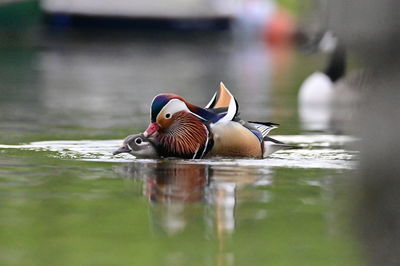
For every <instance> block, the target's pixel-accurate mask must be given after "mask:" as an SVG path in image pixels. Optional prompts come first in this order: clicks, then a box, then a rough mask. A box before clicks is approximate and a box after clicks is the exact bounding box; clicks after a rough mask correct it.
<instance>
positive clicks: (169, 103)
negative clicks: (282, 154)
mask: <svg viewBox="0 0 400 266" xmlns="http://www.w3.org/2000/svg"><path fill="white" fill-rule="evenodd" d="M238 108H239V106H238V103H237V101H236V99H235V98H234V97H233V95H232V94H231V93H230V91H229V90H228V89H227V88H226V87H225V86H224V84H223V83H222V82H221V83H220V88H219V92H216V93H215V94H214V96H213V98H212V99H211V101H210V102H209V103H208V104H207V105H206V107H205V108H202V107H199V106H195V105H193V104H191V103H189V102H188V101H186V100H185V99H184V98H183V97H181V96H179V95H176V94H159V95H157V96H156V97H155V98H154V99H153V101H152V103H151V109H150V113H151V114H150V117H151V123H150V124H149V126H148V127H147V129H146V130H145V132H144V133H143V136H144V137H145V138H148V139H149V140H151V143H152V144H153V145H154V146H155V147H156V149H157V151H158V155H159V156H161V157H179V158H186V159H200V158H204V157H212V156H220V157H252V158H264V157H266V156H268V155H270V154H271V153H273V152H275V151H277V150H280V149H285V148H286V149H287V148H293V146H290V145H285V144H284V143H282V142H280V141H277V140H275V139H272V138H270V137H268V136H267V134H268V132H269V131H270V130H272V129H274V128H276V127H277V126H278V125H277V124H274V123H270V122H267V123H260V122H246V121H244V120H242V119H240V118H239V117H238ZM128 150H129V149H128ZM125 152H127V151H125ZM128 152H129V151H128ZM117 153H118V152H117ZM130 153H131V154H134V153H132V152H130Z"/></svg>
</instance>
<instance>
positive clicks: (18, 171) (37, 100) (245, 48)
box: [0, 28, 361, 266]
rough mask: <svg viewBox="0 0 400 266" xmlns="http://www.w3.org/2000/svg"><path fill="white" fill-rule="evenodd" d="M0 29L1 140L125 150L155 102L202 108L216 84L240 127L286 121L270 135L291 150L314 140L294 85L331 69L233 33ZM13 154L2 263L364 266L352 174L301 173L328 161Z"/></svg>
mask: <svg viewBox="0 0 400 266" xmlns="http://www.w3.org/2000/svg"><path fill="white" fill-rule="evenodd" d="M2 33H3V34H2V35H1V36H3V37H2V42H1V49H0V80H1V84H0V112H1V115H0V132H1V134H0V144H2V145H5V144H8V145H19V144H24V143H30V142H31V141H41V140H46V141H47V140H110V139H113V140H114V139H122V138H123V137H125V136H126V135H128V134H130V133H133V132H139V131H140V130H143V129H144V128H145V127H146V125H147V123H148V105H149V103H150V101H151V99H152V97H154V95H156V94H157V93H160V92H165V91H168V92H174V93H178V94H182V95H184V96H185V97H187V98H188V99H190V100H191V101H193V102H194V103H196V104H199V105H203V104H206V103H207V101H208V100H209V98H210V97H211V96H212V93H213V91H214V90H215V88H216V86H217V85H218V83H219V81H221V80H222V81H224V82H225V84H226V85H227V86H228V87H230V88H232V89H231V90H232V91H233V93H234V94H235V95H236V96H237V97H238V99H239V103H240V105H241V112H242V115H243V116H244V117H245V118H248V119H252V120H261V121H265V120H270V121H275V122H278V123H280V124H281V127H280V128H279V129H277V130H276V132H273V134H280V135H289V137H288V140H290V138H291V137H290V136H291V135H294V134H296V135H303V134H308V133H309V132H305V131H303V130H302V129H301V123H300V122H299V119H298V116H297V104H296V90H297V88H298V86H299V84H300V83H301V81H302V80H303V79H304V77H305V76H306V75H307V74H308V73H310V72H311V71H312V70H313V69H315V68H316V67H317V66H319V64H320V63H321V60H320V59H316V58H313V57H311V58H306V57H305V56H304V55H302V54H301V53H298V52H296V51H293V50H292V49H288V50H284V52H283V53H281V54H280V53H279V51H276V50H273V49H270V48H269V47H268V46H267V45H265V44H264V43H261V44H260V43H252V42H249V43H244V44H243V43H242V44H241V43H239V44H238V43H237V42H236V41H234V40H233V38H231V37H230V36H229V35H226V34H209V35H207V37H204V36H205V35H204V34H200V35H196V34H194V35H190V36H188V34H187V33H184V34H182V33H173V34H172V33H157V34H154V33H152V34H145V33H140V34H139V33H129V34H128V33H124V32H122V33H115V32H111V33H110V32H108V33H106V34H104V33H102V34H100V33H98V32H91V31H89V32H80V31H75V32H70V31H61V32H59V31H55V32H52V31H48V30H44V29H42V28H35V29H28V30H26V29H24V30H21V31H19V30H2ZM280 52H282V51H280ZM300 142H301V141H300ZM99 143H100V145H102V144H101V143H103V142H99ZM327 143H328V144H331V143H329V142H327ZM103 144H104V143H103ZM49 145H50V147H51V146H52V145H55V144H51V143H50V144H49ZM77 145H78V144H77ZM79 145H81V146H79ZM79 145H78V146H77V147H78V150H79V149H81V150H86V152H89V153H90V149H91V147H92V146H90V145H89V146H88V145H83V144H79ZM332 145H333V144H332ZM116 146H117V145H116ZM5 147H6V146H4V147H3V148H0V264H1V265H307V266H308V265H359V264H361V263H360V257H359V252H358V246H357V241H356V238H355V236H354V235H353V234H352V233H351V232H352V230H351V228H350V226H349V224H350V219H351V218H350V217H351V214H350V213H351V204H349V202H348V201H349V200H350V197H349V194H350V192H349V191H347V190H346V189H345V187H346V184H347V183H348V182H349V180H350V179H351V170H349V169H347V168H348V167H344V168H343V169H341V168H340V167H339V168H338V167H332V168H331V167H330V166H327V165H326V164H324V163H321V164H320V165H318V164H317V165H313V166H312V167H307V165H308V163H310V164H311V163H312V162H313V160H316V159H318V158H319V159H321V158H322V159H324V156H326V155H319V153H318V154H316V153H314V155H315V156H314V157H312V156H311V157H307V158H308V159H307V158H306V159H307V160H303V159H304V156H309V155H307V154H308V153H304V154H306V155H304V156H303V157H296V156H297V154H300V153H280V154H277V155H276V156H275V157H272V158H271V159H269V160H268V159H267V160H263V161H260V162H261V163H260V162H259V163H255V164H253V163H251V162H250V163H249V162H248V161H247V162H244V161H240V160H238V161H233V162H230V163H226V164H224V163H219V162H216V161H211V162H208V161H204V162H198V161H197V162H191V161H179V160H178V161H176V160H173V161H170V160H161V161H152V160H150V161H146V160H144V161H135V160H134V159H133V158H129V159H126V158H125V160H122V161H121V160H118V158H115V159H113V157H111V156H110V155H109V154H110V153H109V151H107V152H94V154H92V155H91V157H90V158H92V159H93V158H94V159H98V160H97V161H83V160H81V159H82V155H79V154H78V155H77V156H75V157H74V156H62V154H63V153H62V152H63V149H67V148H61V149H59V150H51V149H47V148H46V149H44V148H36V149H24V148H21V147H19V148H18V147H15V148H5ZM341 148H343V146H342V145H340V144H334V147H332V149H333V150H334V149H341ZM87 150H89V151H87ZM313 151H314V150H313V149H310V150H306V152H309V153H310V154H313ZM75 153H76V151H75ZM104 154H108V156H109V157H107V160H104V159H102V158H103V157H102V156H103V155H104ZM83 157H84V158H83V159H87V158H89V157H85V156H83ZM287 158H290V160H291V161H290V162H292V163H291V164H290V165H291V166H285V165H286V164H285V162H286V161H285V160H287ZM313 158H314V159H313ZM300 159H302V160H300ZM330 160H333V161H336V162H339V164H340V162H341V161H337V160H339V159H338V158H336V157H335V158H333V159H332V158H330ZM340 160H346V159H343V158H341V159H340ZM268 162H271V165H272V166H271V165H269V164H268Z"/></svg>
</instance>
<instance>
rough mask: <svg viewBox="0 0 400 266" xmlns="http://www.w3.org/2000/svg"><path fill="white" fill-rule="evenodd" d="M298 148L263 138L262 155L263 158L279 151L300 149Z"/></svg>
mask: <svg viewBox="0 0 400 266" xmlns="http://www.w3.org/2000/svg"><path fill="white" fill-rule="evenodd" d="M301 148H302V147H300V146H295V145H290V144H285V143H283V142H280V141H279V140H276V139H273V138H271V137H268V136H266V137H264V153H263V158H265V157H267V156H269V155H271V154H272V153H274V152H276V151H279V150H294V149H301Z"/></svg>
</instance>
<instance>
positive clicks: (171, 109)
mask: <svg viewBox="0 0 400 266" xmlns="http://www.w3.org/2000/svg"><path fill="white" fill-rule="evenodd" d="M180 111H186V112H190V110H189V108H188V107H187V106H186V104H185V103H184V102H182V101H181V100H179V99H172V100H170V101H169V102H168V103H167V104H166V105H165V106H164V107H163V108H162V109H161V111H160V112H159V113H158V115H157V118H156V119H157V120H158V118H159V116H160V114H162V113H164V112H167V114H170V115H171V116H172V115H174V114H175V113H177V112H180Z"/></svg>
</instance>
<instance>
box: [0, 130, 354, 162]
mask: <svg viewBox="0 0 400 266" xmlns="http://www.w3.org/2000/svg"><path fill="white" fill-rule="evenodd" d="M274 137H275V138H277V139H279V140H281V141H283V142H286V143H290V144H296V145H300V146H302V147H303V149H298V150H285V151H278V152H276V153H274V154H272V155H271V156H270V157H268V158H266V159H228V158H212V159H203V160H178V159H171V160H174V161H175V162H179V163H182V164H185V163H191V164H193V163H200V164H209V165H221V166H223V165H230V166H232V165H241V166H255V167H260V166H268V167H290V168H328V169H352V168H354V167H355V166H356V162H357V161H356V160H357V156H358V152H357V151H352V150H348V149H346V148H345V147H346V146H347V144H349V143H351V142H354V141H356V139H355V138H353V137H351V136H336V135H282V136H274ZM120 144H121V140H58V141H39V142H31V143H28V144H21V145H2V144H0V149H27V150H33V151H49V152H52V154H51V156H53V157H57V158H60V159H75V160H83V161H98V162H132V161H134V162H143V163H146V162H147V163H149V162H156V161H157V160H152V159H137V158H135V157H133V156H131V155H129V154H120V155H117V156H113V155H112V151H113V150H115V149H116V148H117V147H118V146H119V145H120Z"/></svg>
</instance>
